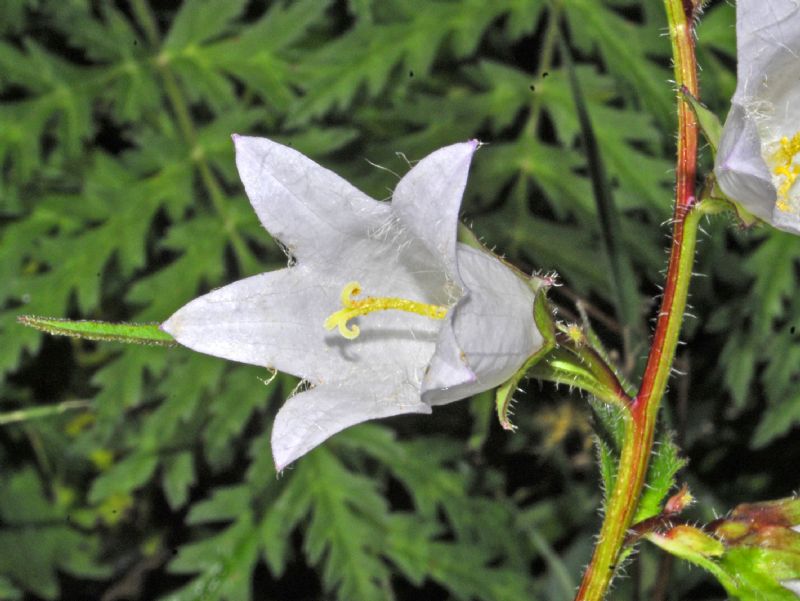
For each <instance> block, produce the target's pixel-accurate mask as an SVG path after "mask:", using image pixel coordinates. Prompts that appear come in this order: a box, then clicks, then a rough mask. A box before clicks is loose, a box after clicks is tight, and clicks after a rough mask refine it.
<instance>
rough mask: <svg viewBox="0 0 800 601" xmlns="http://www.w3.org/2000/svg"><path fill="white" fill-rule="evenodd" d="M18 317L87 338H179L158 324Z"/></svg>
mask: <svg viewBox="0 0 800 601" xmlns="http://www.w3.org/2000/svg"><path fill="white" fill-rule="evenodd" d="M17 320H18V321H19V322H20V323H21V324H23V325H26V326H30V327H32V328H36V329H37V330H41V331H42V332H47V333H48V334H51V335H53V336H71V337H73V338H84V339H86V340H104V341H113V342H132V343H135V344H155V345H159V346H173V345H174V344H175V339H174V338H172V336H170V335H169V334H167V333H166V332H164V331H163V330H161V329H160V328H159V326H158V324H150V323H147V324H144V323H109V322H104V321H88V320H80V321H73V320H70V319H61V318H58V317H39V316H36V315H20V316H19V317H18V318H17Z"/></svg>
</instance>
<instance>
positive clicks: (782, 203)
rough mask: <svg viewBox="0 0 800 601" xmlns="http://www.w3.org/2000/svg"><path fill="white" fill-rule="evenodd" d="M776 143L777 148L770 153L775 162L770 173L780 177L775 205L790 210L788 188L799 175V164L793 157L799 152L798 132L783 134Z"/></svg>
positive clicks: (789, 188) (799, 137)
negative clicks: (789, 134)
mask: <svg viewBox="0 0 800 601" xmlns="http://www.w3.org/2000/svg"><path fill="white" fill-rule="evenodd" d="M778 144H779V147H778V149H777V150H776V151H775V153H774V154H773V155H772V160H773V161H774V162H775V163H776V164H777V166H776V167H775V168H774V169H773V170H772V173H774V174H775V175H777V176H778V177H779V178H781V183H780V185H779V186H778V202H777V207H778V209H780V210H781V211H786V212H788V211H791V210H792V207H791V204H790V203H789V190H791V188H792V186H793V185H794V183H795V181H796V180H797V177H798V176H800V164H796V163H795V158H796V157H797V154H798V153H800V132H797V133H796V134H795V135H794V136H792V137H791V138H789V137H787V136H783V137H782V138H781V139H780V142H779V143H778Z"/></svg>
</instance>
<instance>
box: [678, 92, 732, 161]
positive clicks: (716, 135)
mask: <svg viewBox="0 0 800 601" xmlns="http://www.w3.org/2000/svg"><path fill="white" fill-rule="evenodd" d="M681 93H682V94H683V99H684V100H685V101H686V104H688V105H689V107H690V108H691V109H692V112H693V113H694V116H695V117H697V123H698V124H699V125H700V131H702V132H703V136H705V139H706V141H707V142H708V145H709V146H711V152H712V154H713V155H714V156H717V148H719V140H720V138H721V137H722V122H721V121H720V120H719V117H717V115H716V114H714V113H713V112H711V111H710V110H709V109H708V107H706V106H705V105H704V104H703V103H702V102H700V101H699V100H698V99H697V98H695V97H694V96H693V95H692V94H691V92H689V90H687V89H686V88H683V89H682V90H681Z"/></svg>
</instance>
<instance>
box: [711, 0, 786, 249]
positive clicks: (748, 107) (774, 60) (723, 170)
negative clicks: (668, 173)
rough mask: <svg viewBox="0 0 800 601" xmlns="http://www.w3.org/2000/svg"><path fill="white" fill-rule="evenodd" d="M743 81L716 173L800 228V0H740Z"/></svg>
mask: <svg viewBox="0 0 800 601" xmlns="http://www.w3.org/2000/svg"><path fill="white" fill-rule="evenodd" d="M736 36H737V60H738V67H737V84H736V93H735V94H734V96H733V100H732V105H731V110H730V113H729V114H728V118H727V120H726V122H725V126H724V128H723V131H722V138H721V140H720V145H719V151H718V153H717V159H716V165H715V167H714V172H715V173H716V176H717V181H718V182H719V185H720V187H721V188H722V191H723V192H724V193H725V194H726V195H727V196H728V197H729V198H730V199H731V200H734V201H736V202H738V203H739V204H741V205H742V206H743V207H744V208H745V209H747V210H748V211H750V212H751V213H753V214H754V215H756V216H757V217H759V218H761V219H763V220H764V221H767V222H769V223H771V224H773V225H774V226H775V227H778V228H780V229H783V230H786V231H790V232H793V233H800V185H798V184H797V179H798V176H800V111H798V107H800V3H799V2H798V0H739V1H738V2H737V4H736Z"/></svg>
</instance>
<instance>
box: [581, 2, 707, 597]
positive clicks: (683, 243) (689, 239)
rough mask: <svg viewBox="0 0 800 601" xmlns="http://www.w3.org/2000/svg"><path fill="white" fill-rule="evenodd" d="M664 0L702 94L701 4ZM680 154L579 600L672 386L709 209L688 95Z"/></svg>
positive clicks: (683, 63)
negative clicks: (640, 349) (654, 299)
mask: <svg viewBox="0 0 800 601" xmlns="http://www.w3.org/2000/svg"><path fill="white" fill-rule="evenodd" d="M664 5H665V8H666V12H667V18H668V20H669V31H670V39H671V42H672V53H673V60H674V65H675V81H676V84H677V88H678V89H682V88H684V87H685V88H686V89H688V90H689V91H690V92H691V94H692V95H693V96H695V97H697V96H698V90H697V65H696V62H695V56H694V39H693V37H692V21H693V18H694V14H693V13H694V10H695V9H696V5H695V3H694V2H693V0H664ZM677 154H678V156H677V183H676V201H675V214H674V223H673V234H672V248H671V250H670V258H669V268H668V270H667V279H666V283H665V286H664V296H663V299H662V302H661V307H660V309H659V313H658V320H657V322H656V330H655V333H654V335H653V340H652V343H651V346H650V352H649V354H648V358H647V365H646V367H645V372H644V376H643V378H642V383H641V386H640V388H639V392H638V394H637V395H636V399H635V401H634V403H633V405H632V406H631V408H630V412H629V414H627V416H626V422H625V442H624V444H623V448H622V452H621V456H620V463H619V471H618V474H617V481H616V485H615V487H614V491H613V492H612V494H611V497H610V498H609V500H608V506H607V507H606V512H605V519H604V521H603V526H602V529H601V531H600V537H599V539H598V542H597V545H596V546H595V550H594V555H593V556H592V560H591V563H590V564H589V567H588V568H587V569H586V573H585V574H584V577H583V581H582V582H581V587H580V589H579V591H578V594H577V596H576V601H600V600H601V599H603V598H604V597H605V595H606V592H607V590H608V587H609V585H610V584H611V580H612V578H613V576H614V572H615V570H616V568H617V561H618V559H619V556H620V551H621V550H622V546H623V544H624V541H625V536H626V533H627V531H628V528H629V527H630V525H631V521H632V519H633V516H634V515H635V513H636V508H637V505H638V501H639V498H640V497H641V494H642V488H643V486H644V483H645V476H646V474H647V467H648V463H649V459H650V455H651V453H652V449H653V439H654V435H655V427H656V418H657V416H658V410H659V408H660V406H661V400H662V399H663V397H664V392H665V391H666V387H667V381H668V379H669V374H670V370H671V369H672V361H673V359H674V357H675V349H676V347H677V344H678V335H679V333H680V328H681V325H682V323H683V315H684V311H685V309H686V299H687V296H688V291H689V281H690V279H691V275H692V263H693V260H694V248H695V242H696V239H697V226H698V222H699V219H700V217H701V215H702V214H703V212H702V211H700V210H698V207H697V206H696V201H695V178H696V164H697V124H696V121H695V118H694V115H693V113H692V112H691V109H690V108H689V106H688V105H687V104H686V103H685V101H684V100H683V98H682V97H681V96H680V95H678V153H677Z"/></svg>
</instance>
